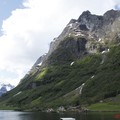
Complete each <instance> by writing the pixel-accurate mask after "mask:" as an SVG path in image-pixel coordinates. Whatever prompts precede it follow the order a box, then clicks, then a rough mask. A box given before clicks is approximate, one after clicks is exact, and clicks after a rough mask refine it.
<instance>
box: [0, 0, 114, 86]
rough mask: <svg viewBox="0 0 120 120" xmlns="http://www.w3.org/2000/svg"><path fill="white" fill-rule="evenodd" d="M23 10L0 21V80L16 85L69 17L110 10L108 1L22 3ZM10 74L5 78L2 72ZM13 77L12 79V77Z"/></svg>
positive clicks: (59, 0) (110, 0)
mask: <svg viewBox="0 0 120 120" xmlns="http://www.w3.org/2000/svg"><path fill="white" fill-rule="evenodd" d="M23 6H24V9H16V10H14V11H12V14H11V16H10V17H9V18H8V19H6V20H4V21H3V25H2V31H3V35H2V36H1V37H0V56H1V58H0V72H1V71H4V73H3V76H2V77H0V80H1V81H6V82H11V83H12V84H15V85H16V84H17V83H18V82H19V80H20V79H21V78H22V77H23V76H24V75H25V74H26V72H27V71H28V70H29V69H30V68H31V66H32V65H33V63H34V62H35V61H36V59H37V58H38V57H40V56H41V55H42V54H44V53H46V52H47V51H48V48H49V44H50V41H52V39H53V38H54V37H57V36H58V35H59V34H60V33H61V32H62V29H63V28H64V27H65V25H66V24H67V23H68V22H69V21H70V19H71V18H76V19H77V18H78V17H79V15H80V14H81V13H82V12H83V11H84V10H90V11H91V12H92V13H94V14H103V13H104V12H105V11H106V10H109V9H112V8H114V2H113V1H112V0H107V1H105V0H101V1H96V0H91V1H90V2H88V0H84V1H83V0H76V1H75V0H50V1H49V0H42V1H40V0H25V1H24V2H23ZM6 70H7V73H6V74H8V72H10V73H11V72H12V73H13V74H12V75H11V74H8V75H7V76H6V74H5V71H6ZM13 75H15V76H16V77H14V78H13Z"/></svg>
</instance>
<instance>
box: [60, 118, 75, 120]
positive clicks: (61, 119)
mask: <svg viewBox="0 0 120 120" xmlns="http://www.w3.org/2000/svg"><path fill="white" fill-rule="evenodd" d="M60 120H75V118H60Z"/></svg>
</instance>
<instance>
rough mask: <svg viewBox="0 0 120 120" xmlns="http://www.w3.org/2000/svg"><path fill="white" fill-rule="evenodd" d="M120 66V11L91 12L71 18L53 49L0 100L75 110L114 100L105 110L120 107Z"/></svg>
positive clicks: (27, 106) (37, 107)
mask: <svg viewBox="0 0 120 120" xmlns="http://www.w3.org/2000/svg"><path fill="white" fill-rule="evenodd" d="M119 71H120V11H115V10H110V11H107V12H106V13H105V14H104V15H103V16H98V15H94V14H91V13H90V12H89V11H85V12H83V13H82V14H81V15H80V17H79V18H78V19H77V20H75V19H72V20H70V22H69V23H68V24H67V26H66V27H65V28H64V30H63V32H62V33H61V34H60V35H59V36H58V37H57V38H54V39H53V41H52V42H51V44H50V49H49V51H48V53H47V54H45V55H43V56H41V57H40V58H39V59H38V60H37V61H36V63H35V64H34V65H33V67H32V68H31V70H30V71H29V72H28V74H26V75H25V77H24V78H23V79H22V80H21V81H20V83H19V85H18V86H17V87H16V88H15V89H13V90H12V91H10V92H8V93H6V94H4V95H3V96H2V97H1V98H0V103H2V104H0V105H4V106H10V107H15V108H16V107H17V108H20V109H22V110H45V109H48V108H53V109H57V110H58V109H59V107H60V106H62V107H64V108H65V109H68V110H70V109H73V108H75V107H78V106H79V108H80V109H82V108H81V107H82V106H90V105H93V104H95V103H101V104H102V103H106V102H107V101H108V102H109V104H107V107H106V108H104V110H107V109H108V108H109V107H111V106H112V105H113V106H114V107H113V108H115V110H120V99H119V94H120V87H119V86H120V79H119V78H120V74H119ZM102 105H104V104H102ZM116 105H117V106H116ZM89 108H91V107H89Z"/></svg>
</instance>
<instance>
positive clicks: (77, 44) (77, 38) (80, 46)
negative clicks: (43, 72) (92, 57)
mask: <svg viewBox="0 0 120 120" xmlns="http://www.w3.org/2000/svg"><path fill="white" fill-rule="evenodd" d="M67 38H70V39H69V40H67ZM111 43H112V44H113V43H115V44H116V43H117V44H118V43H120V11H115V10H110V11H107V12H106V13H105V14H104V15H103V16H98V15H94V14H91V13H90V12H89V11H85V12H83V13H82V14H81V15H80V17H79V18H78V19H77V20H75V19H71V20H70V22H69V23H68V24H67V26H66V27H65V28H64V30H63V32H62V33H61V34H60V35H59V36H58V37H57V38H54V40H53V41H52V42H51V44H50V49H49V51H48V53H47V54H46V55H43V56H41V57H40V58H39V59H38V60H37V62H36V63H35V64H34V66H33V68H34V71H35V70H36V71H37V70H38V69H39V70H40V69H41V68H42V67H45V66H47V65H48V64H52V63H56V62H58V61H66V60H74V58H80V57H82V56H83V55H86V54H95V53H102V52H103V51H105V50H107V49H108V48H109V46H110V44H111ZM63 49H64V50H63ZM53 56H54V57H53ZM68 57H69V59H68ZM33 68H32V70H33Z"/></svg>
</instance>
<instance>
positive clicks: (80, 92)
mask: <svg viewBox="0 0 120 120" xmlns="http://www.w3.org/2000/svg"><path fill="white" fill-rule="evenodd" d="M84 85H85V83H83V84H82V85H81V86H80V87H79V89H80V91H79V94H80V95H81V94H82V89H83V87H84Z"/></svg>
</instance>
